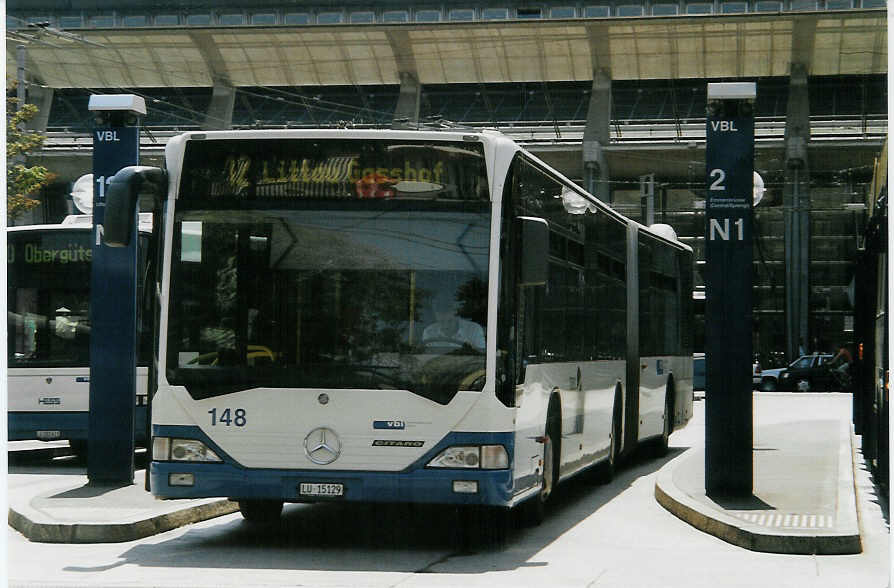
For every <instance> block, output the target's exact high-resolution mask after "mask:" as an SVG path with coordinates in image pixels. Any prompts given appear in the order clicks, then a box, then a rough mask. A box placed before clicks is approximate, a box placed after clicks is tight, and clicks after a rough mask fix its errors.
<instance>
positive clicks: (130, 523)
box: [7, 470, 239, 543]
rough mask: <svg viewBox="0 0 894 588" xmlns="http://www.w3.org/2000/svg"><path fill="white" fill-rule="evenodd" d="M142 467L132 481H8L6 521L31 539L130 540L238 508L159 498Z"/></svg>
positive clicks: (73, 477) (65, 478)
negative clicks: (147, 484)
mask: <svg viewBox="0 0 894 588" xmlns="http://www.w3.org/2000/svg"><path fill="white" fill-rule="evenodd" d="M144 476H145V470H138V471H137V472H136V474H135V476H134V482H135V483H134V484H132V485H126V486H97V485H92V484H89V483H88V480H87V476H86V475H64V476H62V475H60V476H47V477H46V479H44V480H42V481H41V483H40V484H38V485H34V484H28V485H27V486H24V485H18V484H17V478H16V476H15V475H10V476H9V479H8V480H7V484H8V502H9V525H10V526H12V527H13V528H14V529H16V530H17V531H19V532H20V533H22V534H23V535H24V536H25V537H27V538H28V539H29V540H31V541H38V542H44V543H115V542H123V541H134V540H137V539H142V538H143V537H148V536H150V535H155V534H156V533H163V532H165V531H170V530H171V529H175V528H177V527H181V526H183V525H188V524H191V523H196V522H199V521H203V520H207V519H211V518H214V517H219V516H221V515H225V514H229V513H231V512H235V511H237V510H239V507H238V506H237V505H236V503H234V502H230V501H228V500H223V499H219V498H208V499H202V500H159V499H156V498H155V497H153V496H152V495H151V494H150V493H149V492H147V491H146V490H145V488H144V482H145V477H144Z"/></svg>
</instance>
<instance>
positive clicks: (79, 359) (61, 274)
mask: <svg viewBox="0 0 894 588" xmlns="http://www.w3.org/2000/svg"><path fill="white" fill-rule="evenodd" d="M91 258H92V251H91V250H90V231H83V230H71V231H65V230H47V231H39V232H38V231H28V232H10V233H8V234H7V245H6V260H7V273H8V277H7V280H8V281H7V296H8V302H7V304H8V308H7V319H8V328H9V334H8V337H9V341H8V344H9V352H8V353H9V358H8V359H9V367H11V368H14V367H71V366H85V365H88V364H89V360H90V357H89V353H90V340H89V338H88V334H89V316H88V314H89V301H90V260H91ZM78 327H80V328H78Z"/></svg>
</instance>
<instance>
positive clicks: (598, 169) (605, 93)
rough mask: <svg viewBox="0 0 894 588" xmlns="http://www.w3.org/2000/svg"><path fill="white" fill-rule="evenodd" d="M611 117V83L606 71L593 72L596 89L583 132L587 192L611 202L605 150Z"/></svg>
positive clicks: (585, 186) (592, 95)
mask: <svg viewBox="0 0 894 588" xmlns="http://www.w3.org/2000/svg"><path fill="white" fill-rule="evenodd" d="M611 113H612V80H611V75H610V73H609V72H608V71H607V70H604V69H601V70H599V71H595V72H593V87H592V90H591V91H590V105H589V107H588V109H587V125H586V127H585V128H584V138H583V157H584V162H583V163H584V188H585V189H586V190H587V191H588V192H590V193H591V194H593V195H594V196H596V197H597V198H599V199H600V200H602V201H603V202H611V190H610V189H609V179H610V176H609V169H608V161H607V160H606V157H605V148H606V147H607V146H608V144H609V140H610V129H611Z"/></svg>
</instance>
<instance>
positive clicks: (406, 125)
mask: <svg viewBox="0 0 894 588" xmlns="http://www.w3.org/2000/svg"><path fill="white" fill-rule="evenodd" d="M421 96H422V85H421V84H420V83H419V80H418V79H417V78H416V74H414V73H412V72H408V71H402V72H400V95H399V96H398V98H397V106H396V107H395V109H394V118H393V119H392V123H391V127H392V128H394V129H415V128H417V127H418V124H419V101H420V97H421Z"/></svg>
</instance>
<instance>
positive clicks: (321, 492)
mask: <svg viewBox="0 0 894 588" xmlns="http://www.w3.org/2000/svg"><path fill="white" fill-rule="evenodd" d="M298 494H300V495H301V496H344V494H345V486H344V484H321V483H317V482H313V483H308V482H302V483H301V484H299V486H298Z"/></svg>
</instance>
